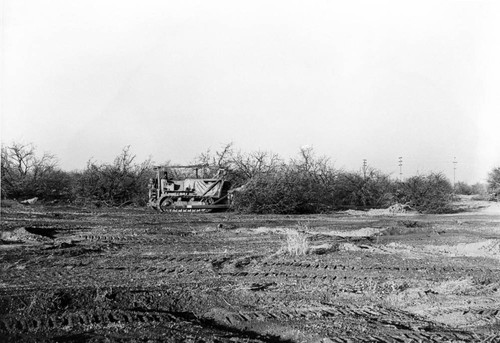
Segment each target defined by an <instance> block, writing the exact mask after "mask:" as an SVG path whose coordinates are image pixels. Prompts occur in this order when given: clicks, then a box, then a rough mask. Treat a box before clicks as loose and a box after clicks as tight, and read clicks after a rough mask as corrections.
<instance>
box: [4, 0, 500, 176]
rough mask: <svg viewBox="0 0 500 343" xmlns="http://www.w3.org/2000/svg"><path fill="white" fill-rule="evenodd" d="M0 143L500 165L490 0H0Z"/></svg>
mask: <svg viewBox="0 0 500 343" xmlns="http://www.w3.org/2000/svg"><path fill="white" fill-rule="evenodd" d="M2 6H3V7H2V9H1V11H2V13H1V15H2V18H1V20H2V32H1V35H2V46H1V52H2V64H1V68H2V70H1V72H2V75H1V92H2V96H1V101H2V103H1V111H2V122H1V124H2V128H1V135H2V137H1V140H2V143H4V144H9V143H11V142H13V141H20V142H33V143H34V144H35V145H36V146H37V147H38V149H39V151H41V152H43V151H49V152H51V153H53V154H55V155H57V156H58V158H59V161H60V163H59V164H60V166H61V167H62V168H63V169H66V170H72V169H83V168H84V167H85V164H86V161H87V160H89V159H90V158H93V159H94V160H96V161H102V162H111V161H112V160H113V158H114V157H115V156H116V155H117V154H119V152H120V151H121V149H122V148H123V147H124V146H126V145H131V149H132V152H133V153H135V154H136V155H137V158H138V159H139V160H144V159H146V158H147V157H148V156H150V155H151V156H152V158H153V160H155V161H156V162H159V163H161V162H164V161H167V160H170V161H172V162H175V163H187V162H190V161H192V160H193V159H194V157H195V156H196V155H198V154H199V153H200V152H203V151H205V150H206V149H208V148H211V149H212V150H216V149H219V148H220V147H221V146H222V145H224V144H225V143H228V142H234V144H235V147H236V148H237V149H241V150H242V151H244V152H250V151H255V150H266V151H273V152H275V153H278V154H280V155H281V156H283V157H285V158H289V157H294V156H295V155H296V154H297V152H298V151H299V149H300V147H302V146H305V145H307V146H312V147H314V149H315V151H316V153H317V154H318V155H326V156H328V157H330V158H331V160H332V161H333V162H334V164H335V166H337V167H339V168H340V167H343V168H346V169H349V170H359V168H360V167H361V165H362V163H363V159H367V161H368V164H369V165H371V166H373V167H375V168H378V169H381V170H383V171H385V172H388V173H394V175H397V174H398V173H399V167H398V157H399V156H402V157H403V173H404V175H405V176H410V175H414V174H416V173H417V172H419V173H425V172H428V171H431V170H432V171H442V172H445V173H446V174H447V175H448V176H449V177H450V178H452V177H453V163H452V162H453V159H454V157H456V159H457V161H458V164H457V180H463V181H466V182H471V183H473V182H477V181H484V179H485V178H486V176H487V173H488V171H489V170H491V168H492V167H493V166H500V134H499V131H500V130H499V127H500V120H499V118H500V63H499V61H500V38H499V37H500V36H499V32H500V2H498V1H460V0H455V1H437V0H434V1H402V0H396V1H254V0H252V1H234V0H233V1H124V0H121V1H103V0H97V1H89V0H85V1H83V0H82V1H69V0H59V1H57V0H46V1H40V0H33V1H23V0H15V1H14V0H4V1H3V2H2Z"/></svg>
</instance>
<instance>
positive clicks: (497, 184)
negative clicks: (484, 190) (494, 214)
mask: <svg viewBox="0 0 500 343" xmlns="http://www.w3.org/2000/svg"><path fill="white" fill-rule="evenodd" d="M487 187H488V193H490V194H491V195H492V196H493V198H496V199H499V198H500V167H496V168H493V170H492V171H491V172H490V173H489V174H488V186H487Z"/></svg>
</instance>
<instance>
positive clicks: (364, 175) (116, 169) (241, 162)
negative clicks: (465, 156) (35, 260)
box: [1, 143, 500, 214]
mask: <svg viewBox="0 0 500 343" xmlns="http://www.w3.org/2000/svg"><path fill="white" fill-rule="evenodd" d="M57 162H58V161H57V159H56V157H55V156H54V155H52V154H49V153H43V154H41V155H40V154H37V151H36V148H35V147H34V146H33V145H32V144H19V143H13V144H11V145H9V146H4V145H2V159H1V173H2V175H1V187H2V188H1V192H2V199H5V198H9V199H17V200H24V199H28V198H32V197H38V198H40V199H43V200H45V201H68V202H73V203H80V204H88V203H92V204H95V205H107V206H123V205H128V204H134V205H139V206H143V205H145V204H146V203H147V200H148V199H147V184H148V180H149V178H151V177H153V172H152V162H151V159H148V160H146V161H143V162H138V161H136V157H135V155H133V154H132V153H131V151H130V147H125V148H124V149H123V150H122V151H121V152H120V153H119V154H118V156H117V157H116V158H115V159H114V161H113V162H111V163H98V162H95V161H92V160H89V161H88V162H87V165H86V167H85V168H84V169H83V170H80V171H74V172H66V171H63V170H61V169H60V168H59V167H58V163H57ZM193 163H196V164H201V165H204V166H206V167H204V168H203V170H202V171H201V172H202V175H203V176H204V177H213V175H215V173H217V171H218V170H219V169H220V168H224V169H227V170H228V171H229V173H228V177H229V179H230V181H231V182H232V184H233V189H234V193H233V194H234V203H233V204H234V208H235V209H236V210H238V211H241V212H248V213H290V214H291V213H320V212H327V211H331V210H333V209H345V208H377V207H387V206H390V205H392V204H395V203H400V204H406V205H407V206H409V207H411V208H413V209H415V210H418V211H420V212H432V213H442V212H447V211H449V210H450V207H449V205H450V201H451V199H452V196H453V195H454V194H478V193H481V194H483V193H485V192H489V193H492V194H496V196H498V194H499V193H500V167H498V168H494V169H493V170H492V171H491V173H490V174H489V176H488V184H487V186H484V185H481V184H476V185H472V186H469V185H467V184H465V183H463V182H459V183H457V184H456V185H455V188H453V186H452V184H451V183H450V181H449V180H448V179H447V178H446V177H445V176H444V175H442V174H440V173H430V174H427V175H417V176H412V177H410V178H407V179H405V180H402V181H397V180H394V179H392V178H391V177H390V175H387V174H384V173H383V172H381V171H379V170H376V169H373V168H370V167H367V168H365V169H364V170H363V171H358V172H353V171H345V170H342V169H336V168H334V166H333V165H332V164H331V163H330V161H329V159H328V158H326V157H317V156H316V155H315V154H314V151H313V150H312V149H311V148H307V149H301V150H300V151H299V154H298V156H297V158H294V159H290V160H289V161H285V160H284V159H282V158H281V157H280V156H278V155H277V154H274V153H271V152H266V151H256V152H251V153H242V152H241V151H235V149H234V148H233V146H232V144H227V145H225V146H223V147H222V149H220V150H217V151H214V152H212V151H210V150H207V151H206V152H203V153H201V154H200V155H199V156H198V157H197V158H196V159H195V160H194V161H193ZM167 164H168V163H167ZM176 173H177V174H173V176H176V177H180V178H182V177H185V176H188V175H182V174H179V172H176ZM180 173H182V171H181V172H180Z"/></svg>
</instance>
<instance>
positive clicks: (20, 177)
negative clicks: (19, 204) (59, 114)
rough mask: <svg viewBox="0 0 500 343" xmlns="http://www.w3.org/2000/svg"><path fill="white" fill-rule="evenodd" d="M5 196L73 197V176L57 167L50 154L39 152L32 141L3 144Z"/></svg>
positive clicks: (24, 197)
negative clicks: (28, 142) (29, 142)
mask: <svg viewBox="0 0 500 343" xmlns="http://www.w3.org/2000/svg"><path fill="white" fill-rule="evenodd" d="M1 170H2V198H10V199H27V198H32V197H38V198H40V199H44V200H54V199H70V198H71V197H72V194H71V183H72V180H71V175H70V174H68V173H66V172H63V171H62V170H60V169H59V168H58V167H57V159H56V157H55V156H54V155H52V154H50V153H43V154H42V155H41V156H40V155H39V154H37V151H36V147H35V146H34V145H33V144H22V143H12V144H11V145H9V146H4V145H2V157H1Z"/></svg>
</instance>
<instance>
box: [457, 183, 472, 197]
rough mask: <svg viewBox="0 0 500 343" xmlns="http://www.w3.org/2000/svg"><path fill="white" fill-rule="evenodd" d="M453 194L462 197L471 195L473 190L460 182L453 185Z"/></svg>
mask: <svg viewBox="0 0 500 343" xmlns="http://www.w3.org/2000/svg"><path fill="white" fill-rule="evenodd" d="M455 193H456V194H462V195H472V194H474V189H473V188H472V186H471V185H469V184H467V183H465V182H461V181H460V182H457V183H456V184H455Z"/></svg>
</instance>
